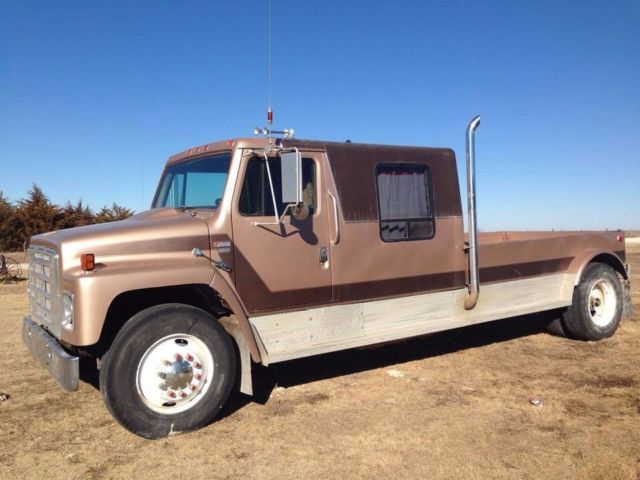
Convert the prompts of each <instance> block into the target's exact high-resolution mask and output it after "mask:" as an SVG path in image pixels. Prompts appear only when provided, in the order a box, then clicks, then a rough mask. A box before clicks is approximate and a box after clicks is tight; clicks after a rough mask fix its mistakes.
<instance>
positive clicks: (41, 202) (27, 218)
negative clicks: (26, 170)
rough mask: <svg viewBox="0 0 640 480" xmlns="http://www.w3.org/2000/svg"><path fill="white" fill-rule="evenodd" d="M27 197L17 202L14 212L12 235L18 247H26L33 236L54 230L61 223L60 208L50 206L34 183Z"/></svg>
mask: <svg viewBox="0 0 640 480" xmlns="http://www.w3.org/2000/svg"><path fill="white" fill-rule="evenodd" d="M27 195H28V196H27V198H26V199H22V200H19V201H18V208H17V209H16V212H15V232H14V234H15V235H16V237H17V239H18V240H19V243H18V245H19V246H20V245H24V246H27V244H28V242H29V239H30V238H31V237H32V236H33V235H37V234H39V233H44V232H50V231H52V230H56V229H57V228H59V226H60V223H61V221H62V211H61V209H60V207H59V206H57V205H54V204H52V203H51V202H50V201H49V198H48V197H47V196H46V195H45V194H44V192H43V191H42V189H41V188H40V187H39V186H38V185H36V184H35V183H34V184H33V186H32V187H31V190H29V191H28V192H27Z"/></svg>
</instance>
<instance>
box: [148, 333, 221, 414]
mask: <svg viewBox="0 0 640 480" xmlns="http://www.w3.org/2000/svg"><path fill="white" fill-rule="evenodd" d="M212 378H213V356H212V355H211V352H210V350H209V348H208V347H207V346H206V345H205V344H204V342H202V341H201V340H200V339H199V338H197V337H194V336H193V335H185V334H177V335H169V336H167V337H164V338H161V339H160V340H158V341H157V342H156V343H154V344H153V345H152V346H151V347H149V349H147V351H146V352H145V353H144V355H143V356H142V358H141V360H140V363H139V364H138V369H137V374H136V386H137V389H138V394H139V395H140V398H141V399H142V401H143V402H144V403H145V404H146V405H147V406H148V407H149V408H151V409H152V410H154V411H156V412H158V413H165V414H174V413H180V412H183V411H185V410H188V409H189V408H191V407H193V406H194V405H195V404H197V403H198V402H199V401H200V400H201V399H202V397H203V395H204V393H205V392H206V391H207V390H208V389H209V387H210V385H211V379H212Z"/></svg>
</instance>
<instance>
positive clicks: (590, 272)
mask: <svg viewBox="0 0 640 480" xmlns="http://www.w3.org/2000/svg"><path fill="white" fill-rule="evenodd" d="M622 307H623V293H622V286H621V284H620V278H619V277H618V274H617V273H616V272H615V270H613V268H611V267H610V266H609V265H606V264H604V263H591V264H589V265H587V267H586V268H585V271H584V273H583V275H582V280H581V281H580V284H579V285H578V286H577V287H576V288H575V289H574V292H573V303H572V304H571V306H569V308H567V310H566V311H565V312H564V314H563V315H562V317H560V318H557V319H555V320H553V321H552V322H551V323H550V324H549V326H548V330H549V331H550V332H551V333H553V334H555V335H560V336H565V337H573V338H577V339H580V340H602V339H603V338H607V337H610V336H611V335H613V334H614V333H615V331H616V330H617V329H618V326H619V325H620V320H621V319H622Z"/></svg>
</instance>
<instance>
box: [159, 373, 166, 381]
mask: <svg viewBox="0 0 640 480" xmlns="http://www.w3.org/2000/svg"><path fill="white" fill-rule="evenodd" d="M158 376H159V377H160V378H163V379H164V378H167V374H166V373H164V372H158Z"/></svg>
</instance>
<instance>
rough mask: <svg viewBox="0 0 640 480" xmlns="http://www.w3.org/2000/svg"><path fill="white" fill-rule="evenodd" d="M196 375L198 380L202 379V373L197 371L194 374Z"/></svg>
mask: <svg viewBox="0 0 640 480" xmlns="http://www.w3.org/2000/svg"><path fill="white" fill-rule="evenodd" d="M194 377H195V379H196V380H202V374H201V373H196V374H195V375H194Z"/></svg>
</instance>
